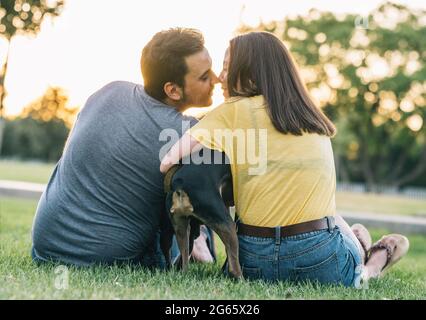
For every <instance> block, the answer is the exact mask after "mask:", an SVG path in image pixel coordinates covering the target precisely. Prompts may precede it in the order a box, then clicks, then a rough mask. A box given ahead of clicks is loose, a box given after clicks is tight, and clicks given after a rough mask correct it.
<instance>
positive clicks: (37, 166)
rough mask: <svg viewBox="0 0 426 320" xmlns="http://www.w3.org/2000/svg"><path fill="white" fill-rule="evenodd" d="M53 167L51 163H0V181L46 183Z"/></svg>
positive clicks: (3, 161)
mask: <svg viewBox="0 0 426 320" xmlns="http://www.w3.org/2000/svg"><path fill="white" fill-rule="evenodd" d="M54 167H55V165H54V164H52V163H38V162H18V161H5V160H2V161H0V180H15V181H26V182H34V183H47V182H48V181H49V177H50V175H51V173H52V171H53V169H54Z"/></svg>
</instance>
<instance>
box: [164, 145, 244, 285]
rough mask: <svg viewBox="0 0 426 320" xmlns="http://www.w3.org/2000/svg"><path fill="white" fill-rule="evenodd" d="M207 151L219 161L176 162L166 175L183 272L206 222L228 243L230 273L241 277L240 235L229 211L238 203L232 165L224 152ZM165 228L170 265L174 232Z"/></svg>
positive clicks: (170, 216) (166, 186)
mask: <svg viewBox="0 0 426 320" xmlns="http://www.w3.org/2000/svg"><path fill="white" fill-rule="evenodd" d="M203 152H204V154H205V152H211V158H210V159H215V160H218V159H220V161H219V163H217V162H216V161H212V163H211V164H205V163H201V164H195V163H193V162H190V163H189V164H180V165H175V166H173V167H172V168H171V169H170V170H169V171H168V172H167V173H166V175H165V178H164V189H165V192H166V193H167V196H166V211H167V213H168V215H169V218H170V222H171V225H172V227H173V230H174V233H175V235H176V240H177V243H178V247H179V250H180V252H181V257H180V259H181V267H182V270H183V271H186V270H187V268H188V262H189V256H190V253H191V252H192V247H193V242H194V239H196V238H197V237H198V236H199V234H200V224H205V225H206V226H208V227H210V228H211V229H212V230H213V231H214V232H216V234H217V235H218V236H219V237H220V239H221V240H222V242H223V243H224V245H225V249H226V254H227V258H228V271H229V274H230V275H231V276H232V277H234V278H237V279H239V278H241V277H242V272H241V267H240V263H239V259H238V237H237V232H236V227H235V223H234V221H233V220H232V218H231V216H230V214H229V207H230V206H233V205H234V199H233V189H232V174H231V169H230V165H229V164H228V163H227V161H226V160H227V158H226V156H225V154H224V153H221V152H218V151H214V150H206V149H203V150H202V151H201V153H203ZM187 159H190V158H187ZM181 162H183V163H186V161H181ZM163 230H167V231H166V232H165V234H164V232H163V233H162V237H161V238H162V241H161V247H162V248H161V249H162V251H163V253H164V255H165V257H166V261H167V264H168V266H170V265H171V262H170V248H171V239H172V236H173V233H171V232H170V228H163Z"/></svg>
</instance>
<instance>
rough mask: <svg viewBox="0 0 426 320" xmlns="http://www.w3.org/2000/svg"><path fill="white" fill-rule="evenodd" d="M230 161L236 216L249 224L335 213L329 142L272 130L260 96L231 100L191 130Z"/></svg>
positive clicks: (288, 221)
mask: <svg viewBox="0 0 426 320" xmlns="http://www.w3.org/2000/svg"><path fill="white" fill-rule="evenodd" d="M190 135H191V136H192V137H193V138H195V139H196V140H197V141H199V142H200V143H201V144H203V145H204V146H206V147H208V148H210V149H215V150H219V151H223V152H225V153H226V155H227V156H228V157H229V159H230V163H231V171H232V178H233V187H234V198H235V206H236V212H237V213H238V215H239V217H240V219H241V222H242V223H245V224H249V225H254V226H263V227H274V226H286V225H291V224H296V223H301V222H305V221H310V220H315V219H320V218H322V217H325V216H333V215H334V214H335V211H336V209H335V189H336V175H335V168H334V159H333V150H332V146H331V141H330V138H329V137H327V136H321V135H318V134H307V133H306V134H303V135H302V136H295V135H292V134H283V133H281V132H279V131H278V130H276V129H275V128H274V126H273V124H272V122H271V120H270V118H269V116H268V114H267V110H266V101H265V99H264V98H263V96H255V97H250V98H241V97H235V98H231V99H228V100H227V101H226V102H225V103H223V104H222V105H220V106H218V107H217V108H215V109H214V110H213V111H211V112H210V113H208V114H207V115H206V116H205V117H204V118H203V119H201V121H200V122H199V123H198V124H196V125H195V126H194V127H192V128H191V129H190Z"/></svg>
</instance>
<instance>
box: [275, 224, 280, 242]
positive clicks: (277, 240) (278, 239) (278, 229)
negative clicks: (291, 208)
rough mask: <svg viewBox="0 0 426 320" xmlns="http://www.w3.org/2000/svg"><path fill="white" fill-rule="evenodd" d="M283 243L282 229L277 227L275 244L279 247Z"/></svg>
mask: <svg viewBox="0 0 426 320" xmlns="http://www.w3.org/2000/svg"><path fill="white" fill-rule="evenodd" d="M280 243H281V227H280V226H278V227H275V244H276V245H279V244H280Z"/></svg>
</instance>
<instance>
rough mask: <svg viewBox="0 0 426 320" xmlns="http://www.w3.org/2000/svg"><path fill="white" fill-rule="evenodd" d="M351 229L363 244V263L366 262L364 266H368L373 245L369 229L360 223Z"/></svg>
mask: <svg viewBox="0 0 426 320" xmlns="http://www.w3.org/2000/svg"><path fill="white" fill-rule="evenodd" d="M351 229H352V232H353V233H354V234H355V237H356V238H357V239H358V241H359V243H360V244H361V247H362V249H363V251H364V255H363V259H362V261H363V262H364V264H366V263H367V259H368V251H369V250H370V248H371V243H372V240H371V235H370V233H369V232H368V230H367V228H366V227H364V226H363V225H362V224H360V223H356V224H354V225H352V227H351Z"/></svg>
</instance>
